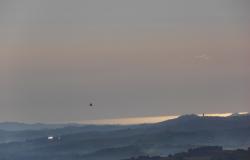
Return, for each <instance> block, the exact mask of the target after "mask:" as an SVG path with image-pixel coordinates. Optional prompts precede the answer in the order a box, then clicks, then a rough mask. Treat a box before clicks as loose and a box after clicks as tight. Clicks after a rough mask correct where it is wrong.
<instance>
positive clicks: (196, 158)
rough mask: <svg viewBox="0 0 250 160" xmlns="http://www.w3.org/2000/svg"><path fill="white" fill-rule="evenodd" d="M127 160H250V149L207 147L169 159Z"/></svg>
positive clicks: (157, 157)
mask: <svg viewBox="0 0 250 160" xmlns="http://www.w3.org/2000/svg"><path fill="white" fill-rule="evenodd" d="M125 160H250V148H248V150H243V149H238V150H223V149H222V147H219V146H207V147H200V148H195V149H189V150H188V151H187V152H181V153H176V154H174V155H169V156H167V157H160V156H153V157H150V156H139V157H136V158H135V157H132V158H129V159H125Z"/></svg>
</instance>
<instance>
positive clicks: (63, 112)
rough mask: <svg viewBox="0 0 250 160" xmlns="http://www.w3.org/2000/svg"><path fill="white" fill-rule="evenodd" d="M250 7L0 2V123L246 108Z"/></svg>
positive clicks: (141, 0) (232, 3) (184, 2)
mask: <svg viewBox="0 0 250 160" xmlns="http://www.w3.org/2000/svg"><path fill="white" fill-rule="evenodd" d="M249 8H250V1H249V0H2V1H0V121H24V122H67V121H84V120H93V119H112V118H126V117H140V116H157V115H180V114H186V113H203V112H205V113H217V112H238V111H248V112H249V111H250V100H249V99H250V29H249V28H250V11H249ZM89 102H94V104H95V105H96V106H95V107H94V108H90V107H88V103H89Z"/></svg>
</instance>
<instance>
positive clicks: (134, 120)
mask: <svg viewBox="0 0 250 160" xmlns="http://www.w3.org/2000/svg"><path fill="white" fill-rule="evenodd" d="M232 114H233V113H230V112H227V113H204V115H205V116H207V117H228V116H231V115H232ZM238 114H240V115H243V114H248V112H238ZM197 115H198V116H203V114H197ZM179 116H180V115H172V116H148V117H129V118H114V119H98V120H86V121H81V122H78V123H81V124H108V125H112V124H118V125H130V124H150V123H158V122H162V121H167V120H171V119H175V118H178V117H179Z"/></svg>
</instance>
